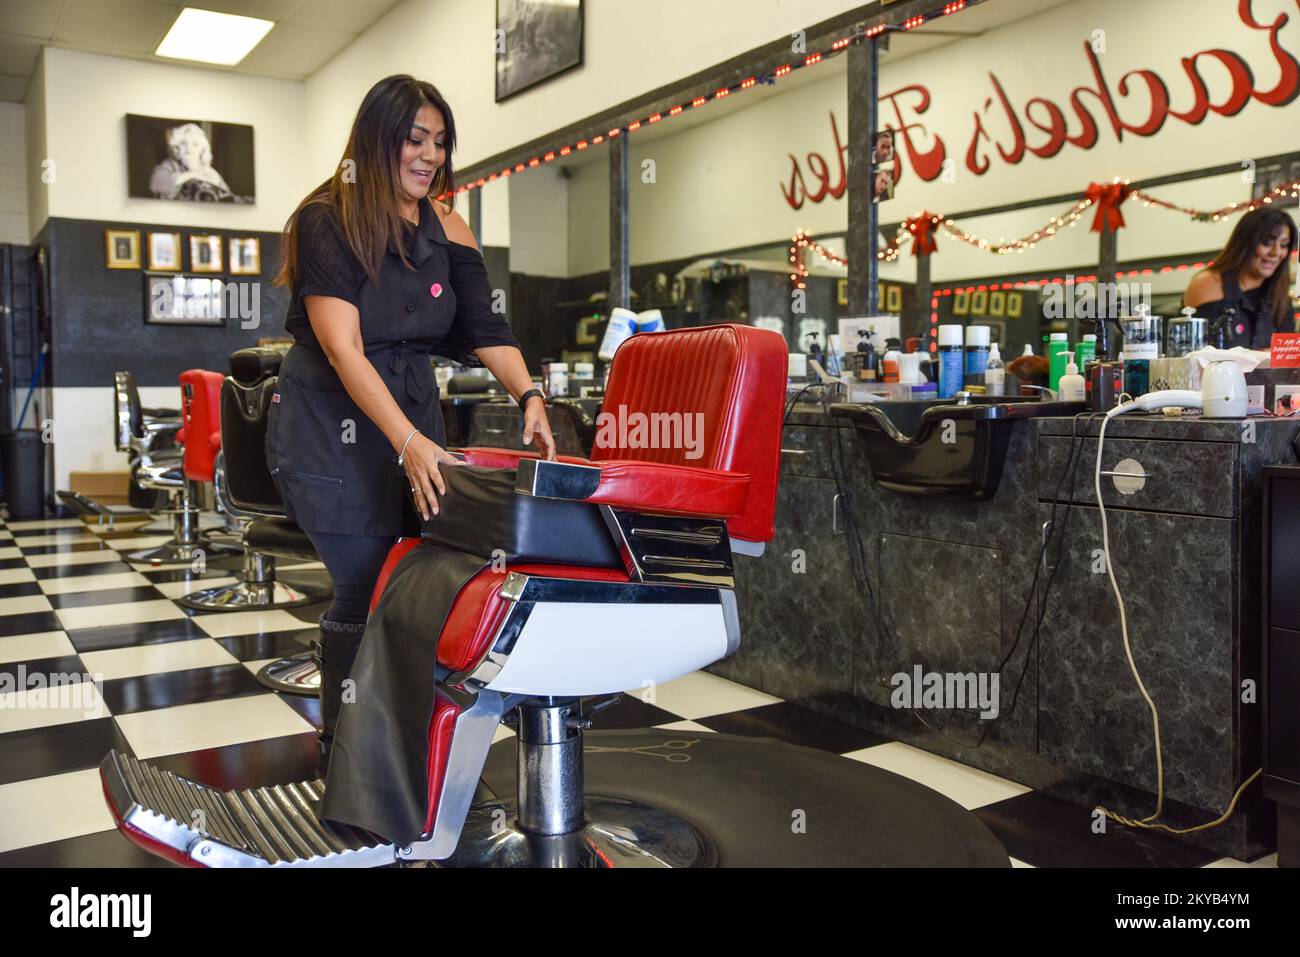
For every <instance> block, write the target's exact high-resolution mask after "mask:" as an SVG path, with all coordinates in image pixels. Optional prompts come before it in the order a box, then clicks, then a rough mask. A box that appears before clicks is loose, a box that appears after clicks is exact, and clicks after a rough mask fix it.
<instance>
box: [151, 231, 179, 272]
mask: <svg viewBox="0 0 1300 957" xmlns="http://www.w3.org/2000/svg"><path fill="white" fill-rule="evenodd" d="M180 268H181V234H180V233H155V232H152V231H151V232H150V233H149V271H150V272H179V271H180Z"/></svg>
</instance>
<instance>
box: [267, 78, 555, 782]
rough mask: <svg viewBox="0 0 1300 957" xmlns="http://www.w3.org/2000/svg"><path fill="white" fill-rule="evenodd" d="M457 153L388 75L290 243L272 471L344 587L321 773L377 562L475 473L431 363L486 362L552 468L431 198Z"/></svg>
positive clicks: (526, 388) (434, 114)
mask: <svg viewBox="0 0 1300 957" xmlns="http://www.w3.org/2000/svg"><path fill="white" fill-rule="evenodd" d="M455 146H456V126H455V122H454V120H453V118H452V113H451V109H450V107H449V106H448V105H447V103H446V101H445V100H444V99H443V98H442V96H441V94H439V92H438V90H437V89H436V88H434V87H433V86H432V85H431V84H429V83H425V82H422V81H419V80H415V79H413V78H411V77H409V76H390V77H388V78H387V79H384V80H380V81H379V82H378V83H376V84H375V86H374V87H373V88H372V89H371V90H370V92H369V93H367V94H366V96H365V99H364V100H363V101H362V103H361V108H360V110H358V112H357V115H356V119H355V120H354V121H353V124H352V132H351V133H350V134H349V137H348V143H347V149H346V150H345V151H344V154H343V160H342V161H341V162H340V164H339V167H338V169H337V171H336V172H335V173H334V175H333V177H331V178H330V179H329V180H327V181H326V182H325V183H322V184H321V185H320V186H319V187H317V188H316V189H315V190H313V191H312V192H311V193H310V194H309V195H308V196H307V197H306V198H305V199H304V200H303V201H302V203H301V204H299V206H298V208H297V209H296V210H295V211H294V213H293V215H292V216H291V217H290V218H289V221H288V223H287V224H286V226H285V230H284V265H283V268H282V270H281V272H280V275H279V276H278V277H277V282H279V283H281V284H283V285H287V286H289V287H290V289H291V290H292V301H291V303H290V305H289V310H288V314H287V316H286V319H285V327H286V329H287V331H288V332H289V334H291V335H292V336H293V338H294V345H293V347H292V348H291V349H290V350H289V353H288V355H287V356H286V357H285V359H284V362H283V364H282V365H281V367H280V379H279V385H278V390H277V393H276V395H275V396H273V398H272V403H273V404H272V406H271V415H270V420H269V422H268V426H267V460H268V462H269V464H270V466H271V471H272V474H273V475H274V476H275V480H276V484H277V485H278V487H279V489H280V492H281V495H282V497H283V498H284V503H285V509H286V512H287V513H288V515H289V517H290V518H291V519H292V520H293V521H295V522H296V523H297V524H298V525H299V526H300V527H301V528H302V529H303V530H304V531H305V532H306V533H307V535H308V537H309V538H310V539H311V541H312V544H313V545H314V546H315V548H316V551H317V552H318V553H319V554H320V557H321V561H323V562H324V564H325V567H326V568H327V569H328V570H329V573H330V576H331V577H332V578H333V580H334V599H333V601H332V603H331V604H330V606H329V609H328V610H327V611H326V612H325V614H324V615H322V616H321V619H320V644H319V647H318V651H317V662H318V665H319V667H320V671H321V691H320V693H321V723H322V728H321V750H322V758H323V760H328V755H329V747H330V744H331V743H332V740H333V733H334V729H335V727H336V723H337V721H338V714H339V705H340V696H341V692H342V687H343V682H344V681H345V680H346V679H347V677H348V673H349V671H350V670H351V668H352V663H353V661H354V660H355V658H356V655H357V649H358V648H359V646H360V643H361V640H362V635H363V634H364V632H365V627H366V616H367V611H368V604H369V600H370V594H371V592H372V590H373V589H374V586H375V582H376V580H377V578H378V576H379V571H380V567H381V566H382V565H383V562H384V559H385V557H386V556H387V554H388V550H389V548H390V547H391V545H392V544H393V540H394V539H395V538H396V537H398V536H400V535H410V534H417V533H418V530H419V527H418V524H417V522H416V519H415V512H417V511H418V512H419V514H420V515H421V516H422V517H423V518H424V519H425V520H426V521H427V520H429V518H430V517H431V516H433V515H435V514H437V512H438V508H439V503H438V496H439V495H441V494H443V493H445V491H446V486H445V483H444V479H443V477H442V475H441V472H440V470H441V469H443V468H454V467H456V466H457V465H459V464H460V463H459V460H457V459H456V458H455V457H454V456H452V455H451V454H449V453H448V452H447V451H446V450H445V449H444V448H443V445H444V443H445V442H446V438H445V433H444V428H443V420H442V413H441V409H440V404H439V399H438V385H437V380H436V379H435V377H434V372H433V365H432V362H431V360H430V355H431V354H438V355H442V356H446V357H448V358H452V359H457V360H462V361H463V360H464V359H466V358H467V357H468V355H469V354H470V353H473V354H474V355H475V356H477V357H478V358H479V360H481V361H482V363H483V365H485V366H487V368H488V369H489V370H490V371H491V372H492V374H493V375H494V376H496V378H497V379H498V380H499V381H500V382H501V383H502V385H504V386H505V388H506V389H507V390H508V391H509V392H510V394H511V395H512V396H514V397H515V399H516V400H517V401H518V402H519V405H520V407H521V409H522V412H523V416H524V427H523V436H524V438H523V440H524V443H525V444H531V443H532V442H533V441H534V439H535V440H536V444H537V446H538V448H539V450H540V451H541V453H542V454H544V455H545V456H546V457H547V458H554V457H555V443H554V441H553V439H552V437H551V429H550V425H549V423H548V422H547V418H546V403H545V399H544V398H543V397H542V394H541V393H540V392H539V391H538V390H536V389H534V388H533V387H532V385H533V383H532V378H531V377H530V376H529V374H528V369H527V367H526V366H525V364H524V359H523V356H522V354H521V353H520V351H519V344H518V343H517V342H516V341H515V338H514V336H512V335H511V333H510V329H509V327H508V326H507V325H506V323H505V320H504V319H503V318H502V317H501V316H499V315H497V314H495V313H493V311H492V309H491V306H490V298H491V291H490V289H489V288H488V280H487V271H486V269H485V268H484V264H483V258H482V256H481V255H480V254H479V251H478V249H477V248H476V246H475V244H474V237H473V234H472V233H471V232H470V230H469V227H468V226H466V224H465V222H464V220H462V219H461V217H460V216H458V215H457V214H456V213H455V212H453V211H452V209H451V208H450V206H446V205H443V204H442V203H440V202H438V201H437V200H435V199H434V198H433V197H435V196H440V195H446V196H448V197H452V196H454V193H455V177H454V173H453V169H452V160H451V153H452V151H453V150H454V149H455ZM412 505H413V506H414V510H412V508H411V506H412ZM322 773H324V771H323V769H322Z"/></svg>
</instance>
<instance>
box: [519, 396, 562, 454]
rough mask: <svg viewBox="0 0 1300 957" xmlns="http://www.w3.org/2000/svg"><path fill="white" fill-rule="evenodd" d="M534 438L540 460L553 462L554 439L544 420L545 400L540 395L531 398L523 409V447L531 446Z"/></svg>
mask: <svg viewBox="0 0 1300 957" xmlns="http://www.w3.org/2000/svg"><path fill="white" fill-rule="evenodd" d="M534 436H536V437H537V450H538V451H539V452H540V453H541V454H542V458H544V459H548V460H550V461H552V462H553V461H555V439H554V437H553V436H552V435H551V423H550V421H549V420H548V419H547V418H546V400H545V399H543V398H542V397H541V396H540V395H535V396H533V397H532V398H531V399H529V400H528V404H527V405H526V406H525V407H524V445H531V444H532V442H533V437H534Z"/></svg>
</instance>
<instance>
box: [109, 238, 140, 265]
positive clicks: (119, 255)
mask: <svg viewBox="0 0 1300 957" xmlns="http://www.w3.org/2000/svg"><path fill="white" fill-rule="evenodd" d="M104 265H105V266H107V267H108V268H109V269H139V268H140V230H138V229H106V230H104Z"/></svg>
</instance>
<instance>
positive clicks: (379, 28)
mask: <svg viewBox="0 0 1300 957" xmlns="http://www.w3.org/2000/svg"><path fill="white" fill-rule="evenodd" d="M861 6H863V0H818V2H817V3H807V2H806V0H709V2H707V3H700V2H698V0H656V2H655V3H654V4H646V3H643V2H641V0H593V2H589V3H587V4H586V6H585V9H586V23H585V26H584V32H585V35H584V58H583V65H582V66H581V67H579V68H577V69H575V70H571V71H570V72H568V73H566V74H564V75H562V76H558V77H556V78H554V79H553V80H550V81H548V82H546V83H545V84H543V85H541V86H537V87H534V88H532V89H530V90H527V91H524V92H522V93H519V94H516V95H515V96H513V97H511V98H510V99H508V100H506V101H505V102H503V103H500V104H498V103H496V102H495V80H494V76H495V57H496V55H495V52H494V48H493V32H494V30H495V29H496V19H495V7H496V5H495V4H494V3H490V2H488V0H407V2H406V3H403V4H401V5H400V6H398V7H396V8H394V9H393V10H392V11H391V12H389V14H388V15H387V16H385V17H384V18H383V19H381V20H380V21H379V22H378V23H376V24H375V25H374V26H373V27H371V28H370V29H369V30H367V31H366V32H365V33H364V34H362V35H361V36H360V37H358V38H357V40H356V41H354V42H353V43H351V44H349V45H348V47H347V48H346V49H344V50H343V51H342V52H341V53H339V54H338V55H337V56H336V57H334V59H332V60H331V61H330V62H329V63H327V64H326V65H325V66H324V67H322V68H321V69H320V70H318V71H317V72H316V73H314V74H312V76H310V77H309V78H308V79H307V128H308V131H309V135H310V137H311V140H310V142H311V149H310V151H309V154H308V155H309V157H310V159H309V160H308V162H310V163H311V164H313V166H312V169H313V171H314V175H315V177H316V179H318V180H320V179H324V178H325V177H326V176H328V175H329V173H330V170H331V169H332V168H333V165H334V164H335V163H337V162H338V159H339V157H340V156H341V155H342V151H343V145H344V142H345V141H346V139H347V134H348V129H349V127H350V125H351V123H352V118H353V115H354V114H355V113H356V110H357V106H358V105H359V104H360V102H361V98H362V97H363V96H364V95H365V92H366V90H367V89H369V88H370V86H371V85H372V84H374V82H375V81H376V80H379V79H382V78H383V77H385V76H388V75H390V74H393V73H410V74H412V75H413V76H416V77H419V78H420V79H424V80H428V81H430V82H431V83H433V84H434V85H435V86H437V87H438V89H439V90H440V91H441V92H442V94H443V95H444V96H445V97H446V99H447V102H448V103H450V104H451V108H452V110H453V112H454V114H455V118H456V131H457V135H458V137H459V140H460V147H459V149H458V151H457V154H456V162H457V164H459V165H460V166H469V165H472V164H473V163H476V162H478V161H479V160H481V159H484V158H486V157H488V156H492V155H494V154H496V153H499V152H502V151H504V150H507V149H510V148H512V147H514V146H517V145H519V144H520V143H525V142H527V141H529V140H531V139H533V138H535V137H538V136H542V135H544V134H546V133H548V132H550V131H551V130H553V129H555V128H557V127H559V126H562V125H564V124H565V123H570V122H573V121H574V120H576V119H580V118H582V117H584V116H589V115H591V114H593V113H597V112H599V111H601V110H603V109H606V108H609V107H612V106H615V105H616V104H618V103H621V102H623V101H624V100H628V99H631V98H633V97H635V96H637V95H638V94H641V93H646V92H649V91H650V90H653V89H656V88H657V87H660V86H663V85H665V84H667V83H670V82H672V81H673V80H676V79H679V78H681V77H682V76H684V75H686V74H689V73H693V72H695V71H697V70H699V69H702V68H704V67H706V66H709V65H711V64H714V63H719V62H721V61H723V60H726V59H728V58H729V57H732V56H735V55H737V54H739V53H743V52H744V51H746V50H749V49H752V48H754V47H756V46H760V45H761V44H763V43H767V42H770V41H772V40H775V39H778V38H780V37H782V36H786V35H788V34H789V33H790V32H791V31H793V30H798V29H803V28H805V27H808V26H811V25H812V24H814V23H816V22H818V21H820V20H824V19H827V18H829V17H832V16H835V15H836V14H838V13H842V12H844V11H846V10H852V9H855V8H858V7H861Z"/></svg>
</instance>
